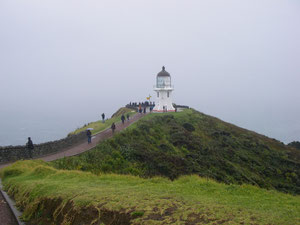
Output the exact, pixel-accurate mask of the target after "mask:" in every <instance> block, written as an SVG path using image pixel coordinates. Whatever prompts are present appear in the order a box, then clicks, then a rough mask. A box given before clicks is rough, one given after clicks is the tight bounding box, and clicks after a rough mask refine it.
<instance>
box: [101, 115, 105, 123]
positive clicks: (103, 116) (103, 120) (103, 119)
mask: <svg viewBox="0 0 300 225" xmlns="http://www.w3.org/2000/svg"><path fill="white" fill-rule="evenodd" d="M101 116H102V123H104V122H105V114H104V113H102V115H101Z"/></svg>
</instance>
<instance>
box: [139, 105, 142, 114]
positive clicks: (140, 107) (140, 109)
mask: <svg viewBox="0 0 300 225" xmlns="http://www.w3.org/2000/svg"><path fill="white" fill-rule="evenodd" d="M139 113H142V106H141V104H139Z"/></svg>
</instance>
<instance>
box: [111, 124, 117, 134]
mask: <svg viewBox="0 0 300 225" xmlns="http://www.w3.org/2000/svg"><path fill="white" fill-rule="evenodd" d="M110 128H111V130H112V133H113V134H114V133H115V129H116V124H115V123H112V125H111V127H110Z"/></svg>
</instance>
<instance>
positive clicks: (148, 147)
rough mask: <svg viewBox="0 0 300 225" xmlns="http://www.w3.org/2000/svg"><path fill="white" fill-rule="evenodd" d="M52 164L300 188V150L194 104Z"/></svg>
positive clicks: (152, 118) (139, 123)
mask: <svg viewBox="0 0 300 225" xmlns="http://www.w3.org/2000/svg"><path fill="white" fill-rule="evenodd" d="M53 165H54V166H55V167H56V168H59V169H80V170H83V171H90V172H92V173H95V174H99V173H103V172H104V173H118V174H131V175H138V176H141V177H153V176H164V177H168V178H170V179H176V178H178V177H179V176H182V175H188V174H198V175H199V176H201V177H209V178H212V179H214V180H217V181H220V182H224V183H227V184H252V185H257V186H259V187H263V188H266V189H276V190H279V191H282V192H288V193H292V194H300V151H299V150H296V149H294V148H291V147H289V146H286V145H284V144H283V143H281V142H279V141H276V140H274V139H271V138H268V137H266V136H264V135H260V134H257V133H255V132H252V131H249V130H246V129H243V128H240V127H237V126H234V125H232V124H229V123H226V122H224V121H221V120H219V119H217V118H215V117H211V116H208V115H205V114H203V113H200V112H197V111H195V110H192V109H189V110H184V111H183V112H177V113H163V114H161V113H152V114H148V115H146V116H145V117H143V118H141V119H140V120H139V121H137V123H134V124H132V125H131V126H130V127H128V128H126V129H125V130H124V131H122V132H120V133H118V134H116V135H114V137H113V138H111V139H109V140H106V141H103V142H101V143H100V144H99V145H98V146H97V147H96V148H95V149H93V150H92V151H88V152H85V153H83V154H81V155H78V156H74V157H69V158H63V159H59V160H56V161H54V162H53Z"/></svg>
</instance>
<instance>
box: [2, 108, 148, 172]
mask: <svg viewBox="0 0 300 225" xmlns="http://www.w3.org/2000/svg"><path fill="white" fill-rule="evenodd" d="M143 116H144V114H140V113H137V114H135V115H134V116H132V117H131V118H130V120H129V121H125V123H124V124H122V122H119V123H116V130H115V133H117V132H119V131H121V130H123V129H124V128H126V127H128V126H129V125H130V124H132V123H134V122H135V121H137V120H139V119H140V118H141V117H143ZM112 135H113V134H112V130H111V129H110V127H109V128H107V129H106V130H104V131H101V132H100V133H98V134H96V135H94V136H93V137H92V143H90V144H88V143H87V141H86V142H83V143H79V144H77V145H75V146H72V147H70V148H67V149H65V150H63V151H60V152H57V153H54V154H51V155H47V156H42V157H38V158H35V159H42V160H44V161H47V162H48V161H53V160H56V159H60V158H63V157H69V156H74V155H78V154H80V153H82V152H85V151H88V150H90V149H92V148H94V147H95V146H96V145H97V144H98V143H99V142H101V141H102V140H105V139H107V138H110V137H112ZM10 164H11V163H6V164H0V169H1V168H4V167H6V166H8V165H10Z"/></svg>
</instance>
